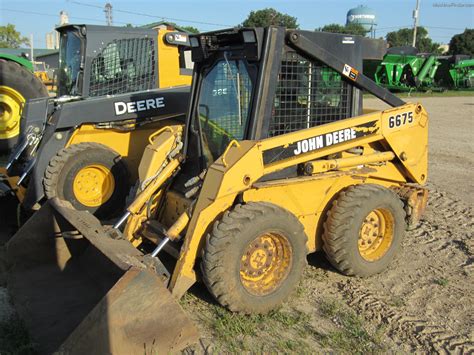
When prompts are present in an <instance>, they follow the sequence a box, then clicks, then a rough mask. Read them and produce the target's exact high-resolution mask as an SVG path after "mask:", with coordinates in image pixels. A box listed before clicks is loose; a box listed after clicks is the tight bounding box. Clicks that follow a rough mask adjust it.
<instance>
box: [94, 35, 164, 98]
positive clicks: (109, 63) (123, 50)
mask: <svg viewBox="0 0 474 355" xmlns="http://www.w3.org/2000/svg"><path fill="white" fill-rule="evenodd" d="M155 56H156V53H155V44H154V40H153V39H152V38H131V39H119V40H114V41H112V42H110V43H109V44H107V46H106V47H105V48H104V49H103V50H102V51H101V52H100V53H99V54H98V55H97V56H96V57H95V58H94V59H93V60H92V67H91V77H90V84H89V85H90V86H89V95H90V96H102V95H115V94H123V93H127V92H133V91H140V90H149V89H153V88H155V87H156V81H157V79H156V65H155Z"/></svg>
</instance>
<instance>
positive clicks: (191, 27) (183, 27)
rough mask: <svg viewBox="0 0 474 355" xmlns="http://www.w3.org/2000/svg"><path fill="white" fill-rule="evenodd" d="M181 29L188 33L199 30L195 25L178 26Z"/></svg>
mask: <svg viewBox="0 0 474 355" xmlns="http://www.w3.org/2000/svg"><path fill="white" fill-rule="evenodd" d="M180 28H181V29H183V30H185V31H187V32H189V33H199V32H201V31H199V29H197V28H196V27H193V26H180Z"/></svg>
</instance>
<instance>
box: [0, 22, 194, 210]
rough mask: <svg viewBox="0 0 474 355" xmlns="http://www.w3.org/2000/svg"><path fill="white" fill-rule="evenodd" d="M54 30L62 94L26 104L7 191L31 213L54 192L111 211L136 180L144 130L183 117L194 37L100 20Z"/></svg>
mask: <svg viewBox="0 0 474 355" xmlns="http://www.w3.org/2000/svg"><path fill="white" fill-rule="evenodd" d="M57 31H58V32H59V33H60V51H59V52H60V61H59V62H60V65H59V66H60V67H59V71H58V97H57V98H43V99H37V100H30V101H29V102H27V103H26V105H25V107H24V109H23V114H22V120H21V124H20V129H19V131H20V138H19V142H18V144H17V146H16V148H15V149H14V151H13V152H12V154H11V156H10V160H9V162H8V164H7V166H6V171H5V169H4V170H3V171H2V172H3V179H2V180H3V183H2V184H0V188H1V191H3V194H6V193H9V192H13V193H15V194H16V196H17V197H18V199H19V200H20V202H21V204H22V207H23V208H24V209H25V210H26V211H31V210H36V209H38V207H39V206H40V204H41V203H43V202H44V200H45V198H51V197H54V196H57V197H59V198H61V199H65V200H68V201H70V202H71V203H72V204H73V206H75V208H77V209H85V210H88V211H90V212H92V213H94V214H95V215H96V216H98V217H100V218H111V217H113V216H114V215H115V214H117V213H120V212H121V208H123V204H124V203H125V198H126V196H127V194H128V192H129V189H130V186H131V185H133V182H134V181H135V180H136V171H137V166H138V163H139V162H140V158H141V155H142V153H143V149H144V148H145V146H146V144H147V137H148V136H150V134H151V133H152V132H154V131H155V130H157V128H159V127H161V126H163V125H167V124H170V122H172V123H175V124H176V123H178V122H180V123H181V124H184V117H185V113H186V109H187V104H188V99H189V89H190V88H189V85H190V83H191V74H192V70H191V69H190V67H191V65H192V63H191V60H190V54H189V55H187V52H189V51H187V49H188V47H189V43H188V37H187V34H185V33H181V32H176V31H171V30H167V29H159V30H153V29H143V28H126V27H111V26H93V25H65V26H62V27H59V28H57ZM167 120H168V121H167ZM164 121H166V123H165V122H164Z"/></svg>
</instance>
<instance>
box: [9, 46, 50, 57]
mask: <svg viewBox="0 0 474 355" xmlns="http://www.w3.org/2000/svg"><path fill="white" fill-rule="evenodd" d="M57 52H59V51H58V50H57V49H45V48H34V50H33V54H34V56H35V57H41V56H44V55H49V54H53V53H57ZM0 53H5V54H11V55H16V56H18V57H21V55H22V54H23V53H25V54H26V55H27V57H29V56H30V48H0Z"/></svg>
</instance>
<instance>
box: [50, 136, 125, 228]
mask: <svg viewBox="0 0 474 355" xmlns="http://www.w3.org/2000/svg"><path fill="white" fill-rule="evenodd" d="M44 188H45V194H46V196H47V197H48V198H53V197H58V198H60V199H62V200H66V201H69V202H70V203H71V204H72V205H73V207H74V208H76V209H77V210H87V211H89V212H91V213H93V214H94V215H95V216H96V217H98V218H100V219H110V218H113V217H115V216H116V215H117V214H118V213H120V212H122V210H123V209H124V206H125V198H126V197H127V194H128V191H129V189H130V184H129V178H128V169H127V167H126V165H125V163H124V162H123V161H122V157H121V156H120V154H118V153H117V152H115V151H114V150H112V149H111V148H109V147H107V146H105V145H103V144H99V143H79V144H73V145H71V146H69V147H67V148H64V149H62V150H61V151H59V152H58V154H57V155H56V156H55V157H54V158H53V159H51V161H50V163H49V165H48V167H47V169H46V173H45V178H44Z"/></svg>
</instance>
